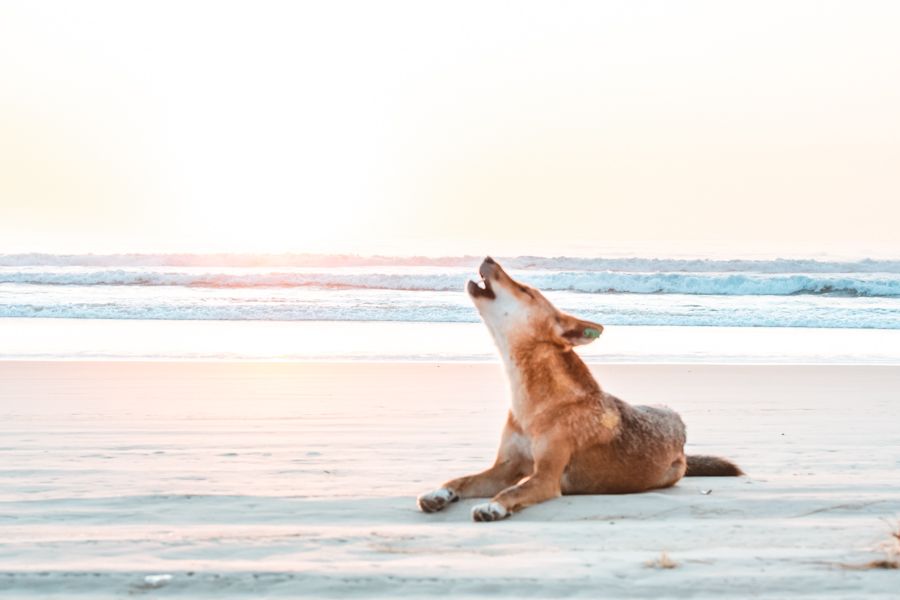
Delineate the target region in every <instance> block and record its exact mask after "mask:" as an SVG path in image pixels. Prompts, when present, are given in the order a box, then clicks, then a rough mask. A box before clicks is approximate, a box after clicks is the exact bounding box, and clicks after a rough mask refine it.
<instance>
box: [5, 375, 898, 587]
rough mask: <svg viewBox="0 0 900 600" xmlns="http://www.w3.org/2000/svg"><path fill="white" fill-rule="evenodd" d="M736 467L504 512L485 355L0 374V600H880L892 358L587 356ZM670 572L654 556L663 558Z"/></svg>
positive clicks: (893, 472) (889, 574)
mask: <svg viewBox="0 0 900 600" xmlns="http://www.w3.org/2000/svg"><path fill="white" fill-rule="evenodd" d="M592 368H593V370H594V372H595V373H596V375H597V376H598V378H599V380H600V382H601V384H602V385H603V386H604V387H605V388H606V389H608V390H609V391H611V392H613V393H615V394H617V395H619V396H620V397H622V398H623V399H625V400H628V401H630V402H633V403H664V404H667V405H669V406H671V407H673V408H676V409H677V410H679V411H680V412H681V413H682V415H683V416H684V419H685V421H686V422H687V424H688V432H689V433H688V436H689V437H688V441H689V448H688V450H689V452H693V453H699V452H702V453H715V454H721V455H723V456H727V457H730V458H732V459H734V460H735V461H736V462H737V463H738V464H740V465H741V466H742V467H743V468H744V469H745V470H746V471H747V473H748V474H749V475H748V476H747V477H744V478H739V479H732V478H727V479H726V478H722V479H715V478H689V479H685V480H682V482H681V483H679V485H678V486H676V487H675V488H672V489H668V490H664V491H660V492H654V493H647V494H641V495H629V496H580V497H564V498H561V499H558V500H555V501H551V502H548V503H546V504H543V505H540V506H537V507H533V508H531V509H528V510H527V511H525V512H523V513H521V514H518V515H515V516H514V517H513V518H511V519H509V520H507V521H504V522H500V523H473V522H471V520H470V517H469V508H470V507H471V505H472V504H474V503H475V501H462V502H459V503H458V504H455V505H453V506H452V507H451V508H450V509H449V510H447V511H446V512H444V513H440V514H434V515H425V514H422V513H420V512H418V510H417V509H416V507H415V501H414V498H415V496H416V495H417V494H419V493H421V492H423V491H428V490H429V489H431V488H433V487H434V486H436V485H437V484H439V483H440V482H442V481H443V480H445V479H447V478H449V477H451V476H455V475H460V474H465V473H468V472H471V471H475V470H479V469H481V468H483V467H484V466H486V465H487V464H489V462H490V461H491V460H492V458H493V453H494V451H495V444H496V442H497V435H498V431H499V429H500V426H501V424H502V420H503V415H504V414H505V411H506V387H505V386H506V384H505V380H504V379H503V374H502V371H501V369H500V367H499V365H497V364H487V363H480V364H478V363H449V364H448V363H444V364H421V363H420V364H412V363H382V364H370V363H343V364H340V363H331V364H329V363H280V364H279V363H226V362H220V363H190V362H181V363H176V362H157V363H141V362H2V363H0V418H2V428H0V456H2V463H0V595H3V596H4V597H42V598H47V597H64V596H70V595H72V594H76V593H77V594H81V595H83V596H84V597H91V598H118V597H127V596H131V595H134V594H146V595H148V596H154V595H160V596H165V597H185V598H187V597H217V598H221V597H254V598H258V597H266V596H288V595H291V596H308V597H346V596H351V597H400V596H402V597H434V596H437V595H445V596H450V597H483V596H489V595H490V596H504V597H558V596H580V597H594V598H595V597H611V598H632V597H633V598H668V597H693V598H746V597H757V596H759V597H792V598H795V597H809V598H823V597H828V598H859V597H867V598H894V597H896V590H897V587H898V584H900V579H898V571H890V570H877V569H876V570H856V569H852V568H847V567H848V566H853V565H861V564H863V563H866V562H868V561H872V560H877V559H880V558H883V557H884V555H885V549H886V548H887V547H888V546H887V544H888V543H889V541H890V540H891V539H892V538H891V526H892V525H893V526H894V527H895V528H896V526H897V524H898V521H900V469H898V467H900V430H898V429H897V404H896V403H897V399H898V397H900V367H891V366H757V365H754V366H736V365H729V366H715V365H592ZM663 552H665V553H666V554H667V556H668V557H669V558H670V559H671V561H673V563H674V568H670V569H664V568H659V564H658V563H655V562H654V561H658V559H659V558H660V557H661V555H662V553H663Z"/></svg>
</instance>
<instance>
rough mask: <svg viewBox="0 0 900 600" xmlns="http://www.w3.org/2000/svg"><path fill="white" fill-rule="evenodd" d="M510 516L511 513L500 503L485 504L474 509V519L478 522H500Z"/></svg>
mask: <svg viewBox="0 0 900 600" xmlns="http://www.w3.org/2000/svg"><path fill="white" fill-rule="evenodd" d="M508 516H509V511H508V510H506V508H505V507H504V506H503V505H502V504H500V503H499V502H485V503H484V504H476V505H475V506H473V507H472V518H473V519H475V520H476V521H499V520H500V519H505V518H506V517H508Z"/></svg>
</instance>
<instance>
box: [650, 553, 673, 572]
mask: <svg viewBox="0 0 900 600" xmlns="http://www.w3.org/2000/svg"><path fill="white" fill-rule="evenodd" d="M644 566H645V567H649V568H651V569H674V568H675V567H677V566H678V563H677V562H675V561H674V560H672V559H671V558H669V554H668V553H667V552H665V551H663V552H662V553H661V554H660V555H659V558H654V559H653V560H648V561H647V562H645V563H644Z"/></svg>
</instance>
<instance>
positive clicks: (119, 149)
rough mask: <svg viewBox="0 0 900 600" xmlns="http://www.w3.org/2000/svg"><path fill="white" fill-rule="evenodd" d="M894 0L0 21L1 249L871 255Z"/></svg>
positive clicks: (351, 6)
mask: <svg viewBox="0 0 900 600" xmlns="http://www.w3.org/2000/svg"><path fill="white" fill-rule="evenodd" d="M898 31H900V2H888V1H885V2H877V1H847V2H824V1H814V2H799V1H798V2H790V1H777V2H760V1H755V2H723V1H710V2H666V1H661V2H640V1H635V0H627V1H621V2H585V3H578V2H545V3H526V2H471V3H467V2H452V3H447V2H443V3H438V2H425V1H421V0H420V1H415V2H402V3H401V2H358V3H357V2H332V1H328V2H285V3H276V2H245V3H228V2H210V3H200V2H170V3H166V2H144V3H138V2H108V3H107V2H84V1H82V2H77V3H76V2H58V3H55V2H31V1H28V2H25V1H22V2H16V1H12V2H10V1H7V2H3V3H2V4H0V252H27V251H48V252H127V251H203V250H208V251H235V252H240V251H273V252H280V251H299V252H303V251H354V252H364V253H369V252H374V251H382V250H384V249H388V250H395V251H401V252H406V253H435V252H437V253H440V252H448V253H451V252H471V253H480V252H488V251H490V252H498V253H502V252H507V253H511V252H515V253H546V252H553V251H554V250H556V249H559V251H564V250H565V248H567V247H569V246H571V245H581V246H583V247H587V248H591V247H595V246H596V247H599V246H600V245H612V246H615V245H617V244H618V245H625V246H627V245H629V244H638V243H651V244H656V245H657V246H658V247H659V248H661V250H660V252H661V253H665V252H667V251H669V250H671V251H673V252H674V251H676V250H678V249H681V248H684V247H687V246H688V245H693V246H695V247H703V246H704V245H718V246H725V247H727V246H729V245H732V244H733V245H735V247H741V248H750V249H756V250H760V251H764V250H765V249H766V248H774V247H779V248H791V247H792V246H796V247H798V248H804V249H823V250H827V249H829V248H832V247H840V248H841V249H851V250H852V249H854V248H855V249H857V250H859V251H860V252H865V251H867V249H869V248H880V249H882V250H883V249H884V248H887V249H888V250H892V249H896V250H897V253H898V254H900V235H898V233H897V230H898V224H900V35H898Z"/></svg>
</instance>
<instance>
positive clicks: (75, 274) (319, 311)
mask: <svg viewBox="0 0 900 600" xmlns="http://www.w3.org/2000/svg"><path fill="white" fill-rule="evenodd" d="M264 259H265V260H264ZM276 259H277V260H279V261H281V262H282V263H285V264H281V265H275V266H273V265H272V264H269V265H266V266H259V263H262V262H266V261H268V262H269V263H275V262H277V261H276ZM477 260H478V259H475V258H472V257H457V258H446V259H422V258H399V259H397V258H389V257H376V258H369V259H359V258H358V257H334V256H332V257H321V256H312V255H278V256H277V257H268V258H266V257H259V256H254V257H247V256H243V257H238V258H235V257H231V256H228V255H114V256H55V255H4V256H0V264H6V266H0V317H19V318H23V317H26V318H27V317H55V318H79V319H128V320H134V319H152V320H160V319H176V320H265V321H317V320H324V321H416V322H474V321H477V318H478V317H477V314H476V313H475V311H474V310H473V308H472V306H471V303H470V302H469V301H468V298H467V297H466V294H465V293H464V292H462V289H463V287H464V284H465V282H466V280H467V279H469V278H470V277H472V275H473V273H474V266H475V265H476V264H477ZM203 261H206V262H207V263H210V264H206V265H203V266H198V265H197V264H194V265H193V266H184V265H186V264H188V263H200V262H203ZM229 261H230V262H231V263H237V264H238V265H239V266H234V265H233V264H232V265H231V266H216V265H215V264H214V263H217V262H219V263H227V262H229ZM304 261H305V262H307V263H310V264H308V265H306V266H296V265H294V266H292V265H291V264H287V263H292V262H293V263H301V262H304ZM329 261H331V262H340V261H343V264H344V265H345V266H328V267H323V266H310V265H311V264H312V263H325V262H329ZM353 261H357V262H359V261H363V262H365V261H372V262H373V263H377V262H379V261H381V262H383V263H384V264H369V265H367V266H360V265H356V266H346V265H348V264H350V263H352V262H353ZM92 262H93V263H96V264H93V265H91V264H89V263H92ZM129 263H132V264H129ZM138 263H166V264H155V265H153V266H136V265H137V264H138ZM175 263H177V264H175ZM426 263H427V264H426ZM463 263H465V264H463ZM505 264H506V265H507V266H508V267H509V268H510V270H511V272H512V273H513V274H514V275H515V276H516V277H517V278H519V279H521V280H523V281H525V282H527V283H530V284H532V285H534V286H536V287H538V288H540V289H541V290H543V291H545V292H546V293H547V294H548V296H550V297H551V299H552V300H553V302H555V303H557V304H558V306H560V307H561V308H562V309H564V310H567V311H570V312H574V313H576V314H579V315H582V316H584V317H586V318H592V319H595V320H598V321H600V322H602V323H605V324H611V325H686V326H743V327H748V326H749V327H829V328H875V329H900V262H892V261H876V260H861V261H856V262H845V263H839V262H817V261H810V260H801V261H795V260H772V261H745V260H740V261H731V260H729V261H722V260H654V259H643V258H628V259H618V258H616V259H582V258H565V257H563V258H541V257H519V258H513V259H506V260H505ZM79 265H80V266H79ZM102 265H106V266H102ZM253 265H256V266H253ZM551 266H556V268H551ZM601 267H602V268H601ZM629 269H630V270H629ZM741 269H744V270H741ZM799 269H804V270H803V271H800V270H799Z"/></svg>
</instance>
